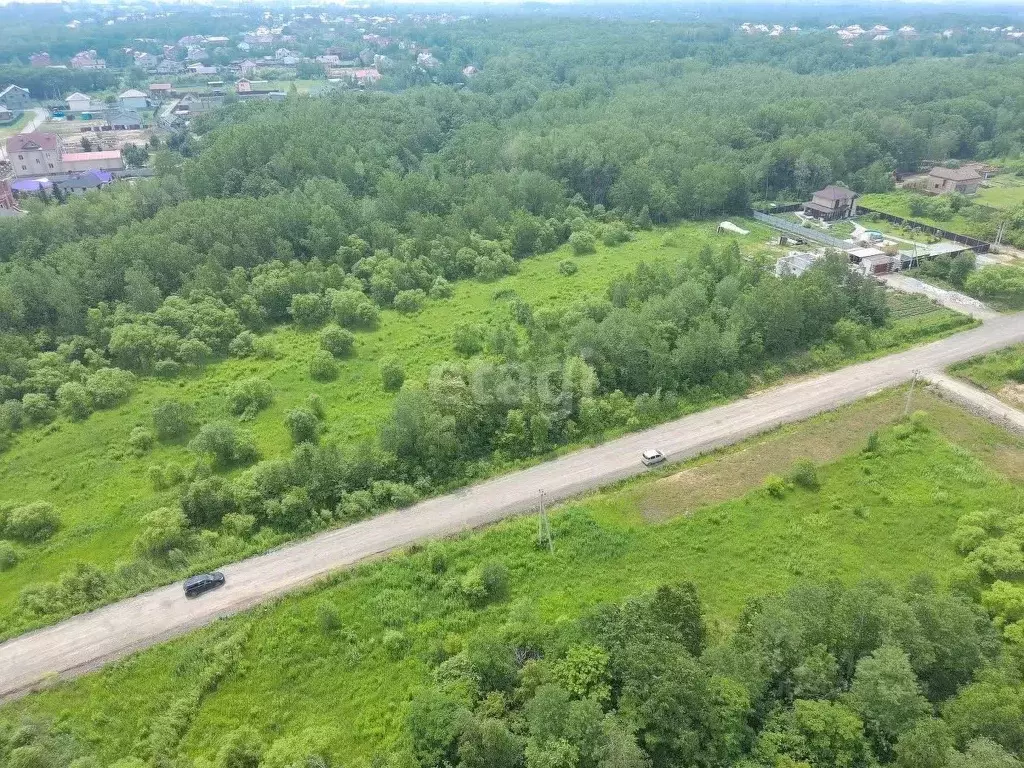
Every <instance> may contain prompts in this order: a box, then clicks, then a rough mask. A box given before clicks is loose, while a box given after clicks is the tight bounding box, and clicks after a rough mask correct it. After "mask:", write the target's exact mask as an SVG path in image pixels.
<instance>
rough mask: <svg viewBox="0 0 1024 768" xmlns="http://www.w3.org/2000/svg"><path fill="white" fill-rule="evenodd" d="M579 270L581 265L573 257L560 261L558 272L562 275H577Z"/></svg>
mask: <svg viewBox="0 0 1024 768" xmlns="http://www.w3.org/2000/svg"><path fill="white" fill-rule="evenodd" d="M578 270H579V267H578V266H577V265H576V262H575V261H573V260H572V259H564V260H563V261H560V262H559V263H558V273H559V274H560V275H564V276H565V277H569V276H570V275H575V274H576V272H577V271H578Z"/></svg>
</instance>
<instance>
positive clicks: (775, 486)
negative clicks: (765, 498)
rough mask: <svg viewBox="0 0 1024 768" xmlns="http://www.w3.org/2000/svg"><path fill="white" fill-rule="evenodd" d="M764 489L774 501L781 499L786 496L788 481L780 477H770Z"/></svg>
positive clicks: (767, 478) (765, 482) (766, 479)
mask: <svg viewBox="0 0 1024 768" xmlns="http://www.w3.org/2000/svg"><path fill="white" fill-rule="evenodd" d="M764 489H765V491H766V492H767V493H768V495H769V496H771V497H772V498H773V499H781V498H782V497H783V496H785V495H786V481H785V480H783V479H782V478H781V477H779V476H778V475H768V477H766V478H765V479H764Z"/></svg>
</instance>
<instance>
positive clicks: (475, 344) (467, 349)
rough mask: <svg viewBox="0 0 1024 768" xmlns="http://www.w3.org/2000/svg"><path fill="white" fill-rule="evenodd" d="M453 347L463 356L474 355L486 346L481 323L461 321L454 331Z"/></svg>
mask: <svg viewBox="0 0 1024 768" xmlns="http://www.w3.org/2000/svg"><path fill="white" fill-rule="evenodd" d="M452 347H454V349H455V351H456V352H457V353H458V354H460V355H462V356H463V357H472V356H473V355H475V354H477V353H478V352H480V350H482V349H483V348H484V335H483V331H482V330H481V329H480V326H479V325H475V324H473V323H459V324H458V325H456V326H455V330H454V332H453V333H452Z"/></svg>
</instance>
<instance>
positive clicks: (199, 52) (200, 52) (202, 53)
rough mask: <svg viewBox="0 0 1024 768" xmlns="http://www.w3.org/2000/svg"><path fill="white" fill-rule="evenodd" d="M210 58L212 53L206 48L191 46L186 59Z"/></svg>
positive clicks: (200, 59)
mask: <svg viewBox="0 0 1024 768" xmlns="http://www.w3.org/2000/svg"><path fill="white" fill-rule="evenodd" d="M208 58H210V54H209V53H207V52H206V49H205V48H189V49H188V52H187V53H186V54H185V61H205V60H206V59H208Z"/></svg>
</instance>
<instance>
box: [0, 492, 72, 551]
mask: <svg viewBox="0 0 1024 768" xmlns="http://www.w3.org/2000/svg"><path fill="white" fill-rule="evenodd" d="M2 522H3V536H4V537H5V538H8V539H14V540H15V541H21V542H24V543H26V544H37V543H39V542H43V541H46V540H47V539H49V538H51V537H52V536H53V535H54V534H55V533H56V532H57V530H58V529H59V528H60V515H59V514H57V510H56V509H54V508H53V505H52V504H50V503H49V502H46V501H36V502H33V503H31V504H24V505H22V506H20V507H15V508H14V509H12V510H11V511H10V512H9V513H7V514H6V515H5V516H4V519H2Z"/></svg>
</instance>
